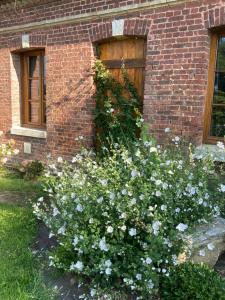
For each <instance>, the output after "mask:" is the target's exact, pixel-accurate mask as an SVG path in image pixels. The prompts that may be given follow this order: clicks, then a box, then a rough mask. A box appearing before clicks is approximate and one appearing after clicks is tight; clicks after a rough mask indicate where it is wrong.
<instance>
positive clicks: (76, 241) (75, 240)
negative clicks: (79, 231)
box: [72, 236, 79, 247]
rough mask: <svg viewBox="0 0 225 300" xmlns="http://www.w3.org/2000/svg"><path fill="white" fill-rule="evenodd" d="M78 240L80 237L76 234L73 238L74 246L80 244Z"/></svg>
mask: <svg viewBox="0 0 225 300" xmlns="http://www.w3.org/2000/svg"><path fill="white" fill-rule="evenodd" d="M78 242H79V239H78V237H77V236H75V238H74V239H73V243H72V244H73V246H74V247H76V245H77V244H78Z"/></svg>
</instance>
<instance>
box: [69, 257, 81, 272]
mask: <svg viewBox="0 0 225 300" xmlns="http://www.w3.org/2000/svg"><path fill="white" fill-rule="evenodd" d="M83 268H84V265H83V263H82V261H79V260H78V261H77V262H76V264H74V263H72V264H71V266H70V271H73V270H78V271H82V270H83Z"/></svg>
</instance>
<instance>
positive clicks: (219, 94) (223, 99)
mask: <svg viewBox="0 0 225 300" xmlns="http://www.w3.org/2000/svg"><path fill="white" fill-rule="evenodd" d="M210 135H211V136H215V137H224V136H225V37H221V38H220V39H219V42H218V50H217V63H216V72H215V83H214V95H213V101H212V114H211V126H210Z"/></svg>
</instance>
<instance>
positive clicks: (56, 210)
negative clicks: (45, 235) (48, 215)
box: [52, 207, 59, 217]
mask: <svg viewBox="0 0 225 300" xmlns="http://www.w3.org/2000/svg"><path fill="white" fill-rule="evenodd" d="M52 215H53V217H56V216H57V215H59V210H58V208H57V207H54V208H53V212H52Z"/></svg>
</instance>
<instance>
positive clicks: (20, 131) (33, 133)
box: [10, 126, 47, 139]
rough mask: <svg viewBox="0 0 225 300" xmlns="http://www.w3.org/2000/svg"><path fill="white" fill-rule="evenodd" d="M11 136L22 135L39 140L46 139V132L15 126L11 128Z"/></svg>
mask: <svg viewBox="0 0 225 300" xmlns="http://www.w3.org/2000/svg"><path fill="white" fill-rule="evenodd" d="M10 132H11V134H14V135H22V136H28V137H33V138H39V139H46V138H47V132H46V131H45V130H39V129H33V128H25V127H20V126H15V127H12V128H11V131H10Z"/></svg>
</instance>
